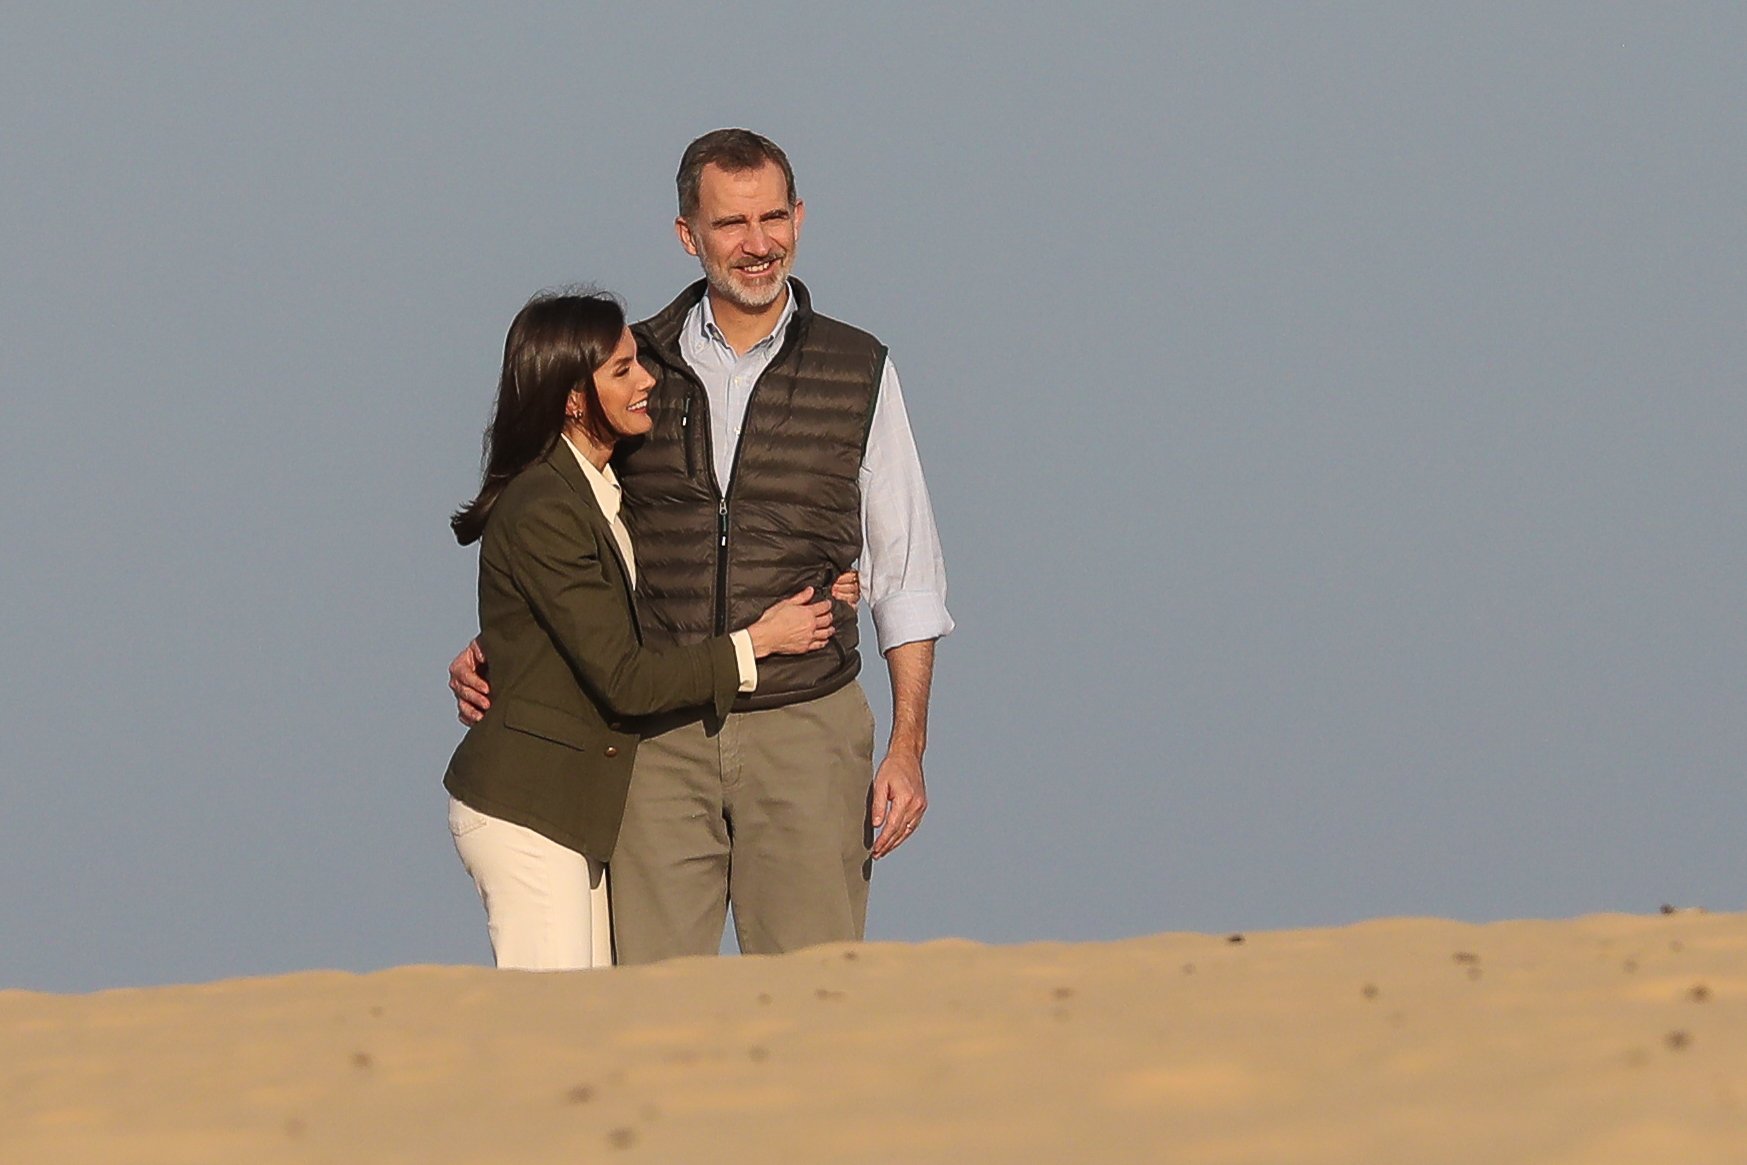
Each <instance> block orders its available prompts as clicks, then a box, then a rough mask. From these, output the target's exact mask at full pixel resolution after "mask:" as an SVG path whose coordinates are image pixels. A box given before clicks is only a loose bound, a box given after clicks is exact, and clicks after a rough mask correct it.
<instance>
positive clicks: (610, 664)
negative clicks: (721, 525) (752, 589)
mask: <svg viewBox="0 0 1747 1165" xmlns="http://www.w3.org/2000/svg"><path fill="white" fill-rule="evenodd" d="M506 533H508V535H509V538H508V539H507V543H506V546H505V550H506V554H507V558H508V566H509V572H510V578H511V580H512V581H513V582H514V583H515V585H516V588H517V589H518V590H519V591H520V592H521V593H522V595H523V597H525V598H526V599H527V601H528V604H529V606H530V607H531V608H532V609H533V612H534V617H535V619H536V620H538V621H539V623H540V625H541V626H542V627H543V628H544V629H545V631H546V633H547V634H548V635H550V636H551V637H552V640H553V642H554V643H556V644H557V645H558V650H559V652H560V653H562V654H563V656H564V658H565V661H566V662H567V663H569V665H570V669H571V671H572V672H574V673H575V674H576V676H577V678H578V680H580V681H581V683H582V686H583V687H584V688H585V689H586V690H587V691H588V693H589V694H590V695H591V696H593V697H594V698H595V699H596V700H597V701H598V702H599V703H601V704H602V705H603V706H605V707H606V708H608V709H609V710H611V711H612V712H613V713H615V714H617V715H620V716H646V715H649V714H650V713H654V712H667V711H671V710H673V709H676V708H685V707H690V706H692V705H696V704H712V705H713V706H714V707H715V710H716V713H717V715H718V716H726V715H727V714H728V709H729V707H730V706H731V705H732V704H733V702H734V695H735V693H736V692H737V691H738V690H739V687H740V669H739V665H738V663H737V662H736V660H735V657H734V645H733V643H732V642H730V640H729V638H728V637H727V636H726V635H717V636H714V637H713V638H710V639H706V640H704V641H703V642H701V643H694V644H690V645H688V646H685V647H678V648H673V649H671V650H665V651H657V650H653V649H651V648H646V647H644V646H643V645H642V643H641V642H639V641H638V638H637V633H636V630H635V628H634V627H633V625H632V622H631V619H632V615H631V609H630V604H629V600H628V599H627V598H626V595H625V591H624V587H623V585H622V584H621V583H620V581H619V580H618V579H617V578H616V577H612V576H609V575H608V574H607V571H606V568H605V566H604V564H603V563H602V561H601V556H602V555H603V554H604V553H608V552H607V551H606V550H605V548H604V547H602V546H601V545H600V542H599V540H598V537H597V536H596V534H595V532H594V530H593V528H592V527H591V526H589V525H588V524H587V523H586V522H585V521H584V519H583V516H582V514H581V513H580V512H578V510H577V508H576V506H575V504H574V503H573V502H571V501H569V500H568V499H565V498H561V497H541V498H535V499H530V501H529V503H528V504H527V505H526V506H523V507H519V508H518V510H517V512H516V514H515V515H514V516H513V517H512V520H511V522H510V524H509V529H508V530H507V531H506Z"/></svg>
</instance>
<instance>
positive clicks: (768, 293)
mask: <svg viewBox="0 0 1747 1165" xmlns="http://www.w3.org/2000/svg"><path fill="white" fill-rule="evenodd" d="M770 261H771V268H772V272H771V279H770V282H769V283H767V284H763V285H760V286H756V287H748V286H746V284H744V283H742V282H739V281H738V280H736V278H735V274H736V269H735V268H732V267H728V266H726V265H724V266H720V267H718V266H715V265H713V264H712V263H711V262H710V261H709V259H707V258H705V257H704V255H702V254H701V253H700V254H699V255H698V263H699V265H700V266H702V267H703V269H704V279H705V280H706V281H707V282H708V283H709V285H710V290H711V291H714V292H715V293H716V294H717V295H719V296H721V297H722V298H723V299H726V300H727V301H728V302H729V303H731V304H733V305H734V306H735V307H737V308H740V309H741V310H743V311H762V310H763V309H764V308H767V307H769V306H770V305H771V304H773V303H775V302H776V301H777V299H778V298H780V297H781V296H782V293H783V289H784V288H786V287H788V285H789V271H790V270H791V269H792V268H793V267H794V265H795V252H794V250H793V249H792V248H791V249H790V250H787V251H784V252H783V253H782V257H781V258H777V257H776V256H774V255H772V256H770Z"/></svg>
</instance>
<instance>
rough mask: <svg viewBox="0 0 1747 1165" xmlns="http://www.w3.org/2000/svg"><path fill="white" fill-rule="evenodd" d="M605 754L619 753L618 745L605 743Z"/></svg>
mask: <svg viewBox="0 0 1747 1165" xmlns="http://www.w3.org/2000/svg"><path fill="white" fill-rule="evenodd" d="M607 755H608V756H618V755H619V746H618V745H616V744H609V745H607Z"/></svg>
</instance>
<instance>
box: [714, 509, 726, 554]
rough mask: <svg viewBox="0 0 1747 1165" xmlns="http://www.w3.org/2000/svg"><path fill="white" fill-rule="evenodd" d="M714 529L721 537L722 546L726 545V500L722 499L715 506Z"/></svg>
mask: <svg viewBox="0 0 1747 1165" xmlns="http://www.w3.org/2000/svg"><path fill="white" fill-rule="evenodd" d="M716 528H717V530H719V531H720V532H721V535H722V546H723V548H724V549H726V548H727V545H728V499H727V498H723V499H722V500H721V501H720V502H718V503H717V504H716Z"/></svg>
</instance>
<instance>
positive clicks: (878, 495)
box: [679, 294, 953, 653]
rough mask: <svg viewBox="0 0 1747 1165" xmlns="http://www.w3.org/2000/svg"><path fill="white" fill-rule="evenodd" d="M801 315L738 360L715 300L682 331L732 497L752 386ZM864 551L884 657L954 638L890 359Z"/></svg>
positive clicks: (871, 434) (868, 483)
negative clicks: (909, 645)
mask: <svg viewBox="0 0 1747 1165" xmlns="http://www.w3.org/2000/svg"><path fill="white" fill-rule="evenodd" d="M794 315H795V297H794V295H793V294H790V296H789V297H788V303H787V304H786V305H785V306H784V307H783V311H782V315H781V317H779V318H778V320H777V323H776V327H775V328H774V329H772V331H771V333H770V335H768V336H766V337H765V338H764V339H762V340H760V341H759V342H758V343H756V344H754V345H753V346H752V347H751V348H750V349H749V350H748V351H747V352H746V354H745V355H744V356H741V355H738V354H736V353H735V351H734V349H733V348H732V347H731V346H730V345H729V343H728V341H727V340H726V339H724V338H723V336H722V333H721V330H720V329H718V328H717V327H716V318H715V313H714V312H712V311H711V310H710V297H709V296H708V295H706V296H704V298H703V299H702V300H700V301H699V303H698V305H697V306H696V307H694V308H692V310H691V311H690V313H688V314H687V315H686V317H685V323H684V325H683V326H682V327H681V328H680V333H679V350H680V354H681V355H682V356H684V357H685V362H686V363H687V364H689V365H691V370H692V371H693V372H695V373H696V374H697V377H698V380H699V381H701V382H702V384H703V386H704V393H705V396H706V397H707V398H708V400H709V402H710V448H711V451H712V452H713V454H714V458H715V459H714V465H715V469H716V481H717V483H718V484H719V485H720V486H721V487H722V489H723V490H727V488H728V478H729V475H730V474H731V473H732V472H733V467H734V453H735V451H736V450H737V449H738V448H739V447H740V428H741V424H742V422H743V421H744V420H745V418H746V403H747V402H748V401H749V400H751V399H752V387H753V385H755V384H757V383H758V377H759V375H760V374H761V373H763V371H764V370H765V369H766V368H767V367H769V366H770V362H771V361H772V360H773V359H775V358H776V354H777V352H778V351H779V350H780V349H781V348H782V344H783V337H784V336H785V335H786V334H787V333H788V329H789V321H790V320H791V319H793V318H794ZM861 543H862V548H861V558H860V559H858V560H857V562H856V570H858V571H859V572H860V573H861V589H862V594H863V596H864V597H865V598H866V599H867V601H868V605H869V606H870V607H871V608H872V611H873V620H874V630H875V632H876V634H877V635H878V637H879V647H880V651H881V652H882V653H884V652H886V651H890V650H891V649H892V648H894V647H897V646H898V645H899V644H902V643H913V642H915V641H917V640H920V639H939V638H940V637H941V636H943V635H946V634H947V633H948V632H950V631H951V630H952V627H953V623H952V616H951V615H949V614H947V612H946V562H945V560H944V559H943V558H942V556H941V553H940V532H939V531H938V530H937V529H936V528H935V525H934V507H933V505H932V504H931V503H930V502H929V500H928V485H927V483H926V482H924V481H923V480H922V459H921V458H920V457H919V456H917V453H916V439H915V437H914V436H913V435H912V434H911V432H910V418H909V415H908V414H907V413H906V412H905V411H904V397H903V393H902V391H901V390H900V389H899V387H898V374H897V372H896V371H895V370H894V369H893V368H892V362H891V361H890V360H889V359H888V360H887V361H886V368H885V372H884V373H883V374H882V377H881V380H880V388H879V398H878V399H877V400H876V401H875V403H874V414H873V419H872V422H871V427H870V428H869V430H868V435H867V448H866V449H865V450H863V452H862V459H861Z"/></svg>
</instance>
